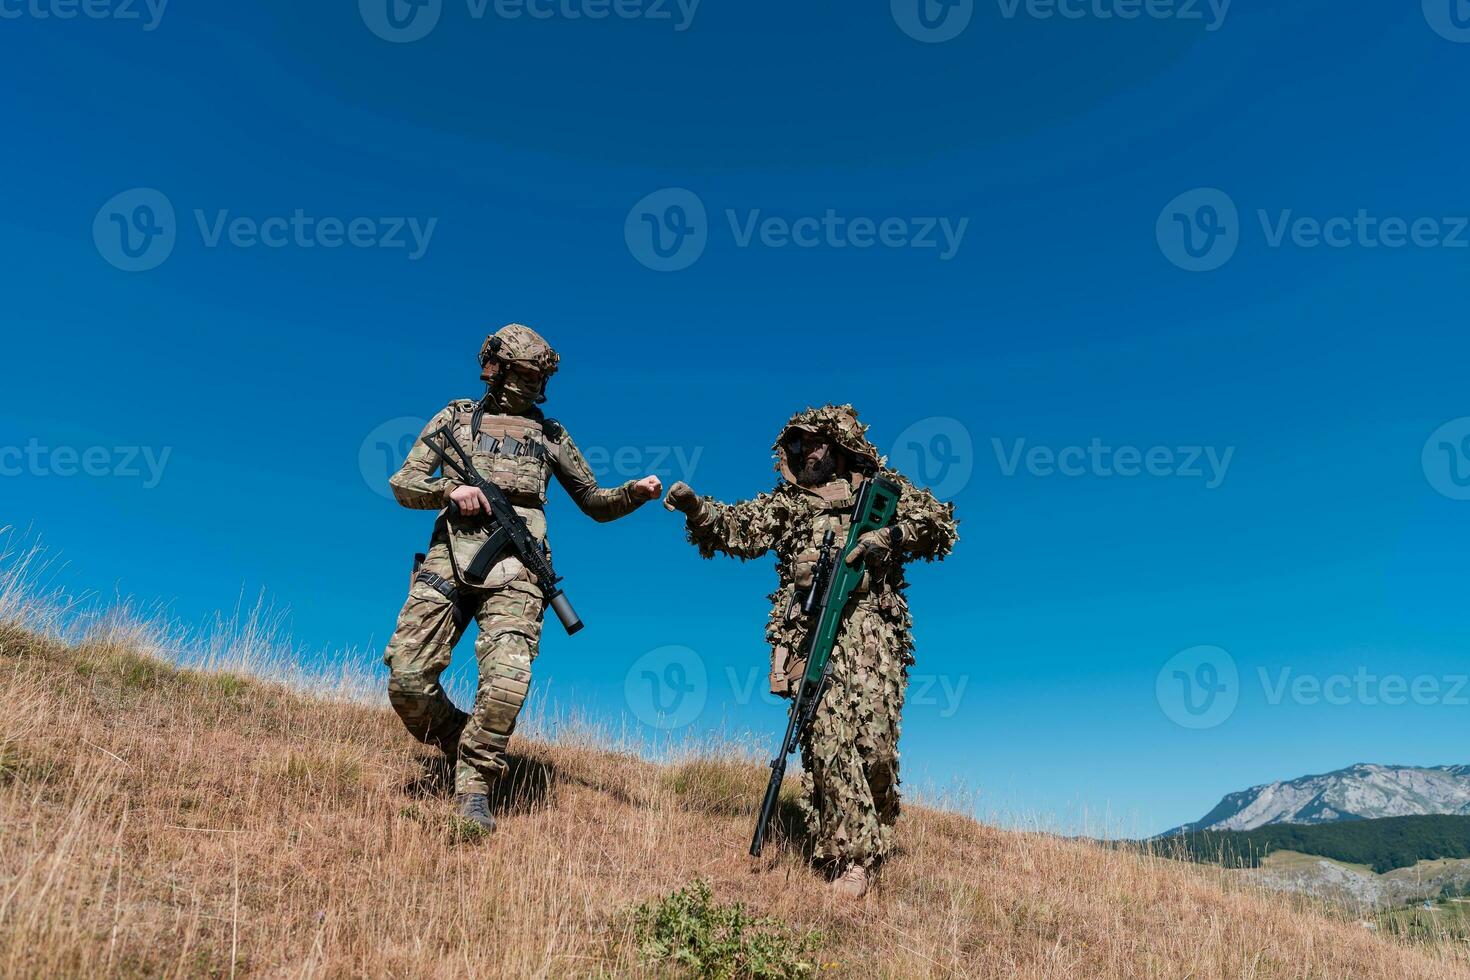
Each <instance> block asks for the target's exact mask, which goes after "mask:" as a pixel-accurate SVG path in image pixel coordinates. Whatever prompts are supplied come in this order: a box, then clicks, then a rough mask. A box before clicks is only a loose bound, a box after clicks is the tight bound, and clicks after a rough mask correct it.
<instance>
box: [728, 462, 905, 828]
mask: <svg viewBox="0 0 1470 980" xmlns="http://www.w3.org/2000/svg"><path fill="white" fill-rule="evenodd" d="M898 497H899V488H898V486H897V485H896V484H895V483H893V481H891V480H886V479H884V478H883V477H870V478H869V479H868V480H867V481H865V482H864V483H863V486H862V489H861V490H859V491H858V498H857V502H856V503H855V504H853V508H852V528H851V529H850V530H849V531H848V532H847V543H846V544H845V545H844V546H843V548H842V551H841V553H840V554H836V555H834V554H833V553H832V537H833V535H832V532H831V531H828V532H827V534H826V537H825V538H824V539H823V541H822V552H821V557H820V558H819V559H818V561H817V569H816V572H815V574H814V575H813V577H812V588H811V591H810V592H809V593H807V596H806V599H805V601H804V602H803V603H802V609H803V611H804V612H807V613H812V612H815V613H816V621H815V622H814V623H813V624H812V627H811V631H810V632H809V633H808V634H807V637H806V671H805V673H804V674H803V675H802V680H801V687H800V688H798V690H797V692H796V696H795V697H793V698H792V699H791V712H790V714H789V716H788V717H787V720H786V734H785V735H783V736H782V737H781V746H780V748H779V749H778V750H777V752H776V758H774V759H772V760H771V781H770V782H769V783H767V784H766V798H765V802H763V803H762V804H761V813H760V817H759V818H758V819H757V820H756V824H755V837H754V839H752V840H751V842H750V854H751V856H752V857H760V854H761V848H762V847H763V846H765V842H766V829H767V827H768V826H769V824H770V822H771V814H772V813H774V812H775V809H776V799H777V798H778V797H779V796H780V795H781V781H782V780H783V779H785V778H786V758H787V756H789V755H791V753H793V752H795V751H796V749H797V746H798V745H800V743H801V738H802V736H803V735H804V734H806V730H807V728H808V727H810V725H811V722H812V716H813V715H815V714H816V711H817V705H818V704H820V703H821V700H822V695H823V694H824V693H825V692H826V690H827V680H828V678H829V677H830V676H831V674H832V648H833V647H835V646H836V645H837V634H838V633H839V632H840V631H841V629H842V621H843V614H844V613H845V612H846V610H847V600H848V599H850V598H852V593H853V590H854V589H856V588H857V586H858V583H859V582H861V581H862V578H863V566H862V563H859V564H858V565H857V567H853V566H852V565H849V564H848V563H847V556H848V555H849V554H851V553H852V549H853V548H854V547H855V546H856V545H857V543H858V538H860V537H862V536H863V535H864V534H866V533H867V532H869V531H877V530H879V529H881V528H884V527H887V526H888V523H889V522H890V521H891V520H893V515H894V514H895V513H897V511H898Z"/></svg>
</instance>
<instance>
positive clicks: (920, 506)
mask: <svg viewBox="0 0 1470 980" xmlns="http://www.w3.org/2000/svg"><path fill="white" fill-rule="evenodd" d="M888 476H889V477H890V478H896V479H897V482H898V484H899V486H900V487H901V488H902V490H903V492H902V494H901V495H900V496H899V499H898V516H897V518H896V519H895V520H894V527H896V528H897V529H898V532H899V535H900V544H899V550H900V552H901V553H902V554H903V556H904V557H905V558H908V559H914V558H923V559H924V560H926V561H935V560H940V561H942V560H943V559H944V557H945V556H946V555H948V554H949V553H950V552H951V551H953V550H954V546H955V542H956V541H958V540H959V539H960V528H959V521H958V520H956V519H955V516H954V504H950V503H943V504H942V503H940V502H939V501H938V500H937V499H936V498H935V497H934V495H933V494H932V493H930V492H929V491H928V490H924V489H922V488H920V487H916V486H914V485H913V484H912V483H910V482H909V481H908V479H907V478H905V477H903V476H902V475H900V474H897V473H889V474H888Z"/></svg>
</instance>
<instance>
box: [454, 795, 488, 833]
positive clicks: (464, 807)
mask: <svg viewBox="0 0 1470 980" xmlns="http://www.w3.org/2000/svg"><path fill="white" fill-rule="evenodd" d="M454 803H455V805H456V806H457V807H458V808H459V816H460V818H461V819H463V820H467V821H469V822H470V823H472V824H474V825H475V826H477V827H479V828H480V829H481V830H483V831H485V832H487V833H488V832H490V831H492V830H494V829H495V818H494V817H492V816H491V815H490V797H488V796H486V795H485V794H484V793H459V794H457V795H456V796H455V797H454Z"/></svg>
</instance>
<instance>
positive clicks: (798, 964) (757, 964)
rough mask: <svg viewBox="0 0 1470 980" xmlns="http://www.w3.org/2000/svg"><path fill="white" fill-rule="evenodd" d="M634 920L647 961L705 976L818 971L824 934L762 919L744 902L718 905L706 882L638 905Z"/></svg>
mask: <svg viewBox="0 0 1470 980" xmlns="http://www.w3.org/2000/svg"><path fill="white" fill-rule="evenodd" d="M633 923H634V930H635V933H636V935H637V937H638V942H639V952H640V953H641V954H642V955H643V957H644V958H645V959H646V960H648V961H650V962H651V963H653V964H657V965H666V966H673V967H676V968H678V969H679V970H680V971H681V972H683V973H685V974H687V975H688V976H692V977H699V978H701V980H791V978H796V977H808V976H811V975H812V974H813V973H815V972H816V970H817V963H816V958H815V955H814V954H815V952H816V950H817V948H818V947H819V946H820V944H821V936H820V934H818V933H816V932H810V931H809V932H806V933H796V932H793V931H792V930H790V929H788V928H787V927H786V926H784V925H783V924H781V923H780V922H778V921H777V920H775V919H770V918H765V919H757V918H755V917H754V916H752V915H751V914H750V913H749V912H747V911H746V910H745V907H744V906H742V905H741V904H739V903H738V902H737V903H734V904H725V905H717V904H715V902H714V894H713V893H712V892H711V891H710V887H709V885H708V884H706V883H705V882H703V881H699V880H696V881H695V882H694V883H693V884H692V885H690V886H689V887H688V888H683V889H680V890H679V891H676V892H674V893H673V894H672V895H670V896H668V897H667V898H663V899H659V900H658V901H653V902H646V903H644V904H643V905H640V906H638V907H637V908H636V909H634V911H633Z"/></svg>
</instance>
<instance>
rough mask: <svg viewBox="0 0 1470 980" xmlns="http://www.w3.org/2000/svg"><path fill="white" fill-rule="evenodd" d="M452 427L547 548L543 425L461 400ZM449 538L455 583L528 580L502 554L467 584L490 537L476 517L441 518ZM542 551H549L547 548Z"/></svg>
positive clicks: (547, 461)
mask: <svg viewBox="0 0 1470 980" xmlns="http://www.w3.org/2000/svg"><path fill="white" fill-rule="evenodd" d="M454 428H455V431H456V433H457V437H458V439H459V441H460V444H461V445H463V446H465V447H467V448H469V449H470V458H471V460H472V461H473V462H474V464H475V469H476V470H478V471H479V473H480V475H481V476H483V477H484V478H485V479H487V480H489V481H490V482H491V483H493V484H495V485H496V486H498V487H499V488H500V489H501V491H502V492H503V493H504V494H505V496H506V499H507V500H509V501H510V503H511V505H512V506H514V507H515V510H516V513H517V514H519V515H520V516H521V517H522V519H524V520H525V522H526V527H527V529H528V530H529V531H530V532H531V535H532V536H533V537H534V538H535V539H536V540H537V541H539V542H541V545H542V547H543V548H545V547H546V512H545V509H544V508H545V506H546V484H547V481H548V480H550V478H551V452H552V450H551V448H550V447H549V446H548V445H547V441H546V429H545V427H544V425H543V424H542V423H541V422H539V421H538V420H536V419H532V418H526V417H525V416H523V415H492V414H490V413H489V412H487V411H485V410H484V409H483V408H482V407H480V406H474V405H470V404H469V403H465V404H464V405H463V406H462V407H461V408H460V409H459V410H457V411H456V412H455V417H454ZM442 520H443V527H444V529H445V533H446V535H447V537H448V539H449V559H450V563H451V565H452V566H453V568H454V575H455V581H456V584H457V585H461V586H467V585H468V586H472V587H474V588H480V589H494V588H499V587H501V586H503V585H507V584H508V583H511V582H514V581H516V580H517V579H527V580H529V579H530V578H531V576H530V574H529V573H528V572H527V571H526V569H525V567H524V566H523V565H522V564H521V560H520V559H519V558H517V557H516V556H515V555H513V554H507V555H506V556H505V557H504V558H503V559H501V560H500V561H499V562H497V563H496V564H495V565H494V566H493V567H492V568H491V570H490V573H489V574H488V575H487V576H486V577H485V579H484V580H483V581H480V582H473V583H471V582H469V581H468V580H467V579H466V578H465V575H464V570H465V569H467V568H469V567H470V566H471V564H472V563H473V562H474V560H475V557H476V556H477V555H478V554H479V553H480V549H481V548H483V547H485V545H486V543H487V542H488V541H489V540H490V534H489V532H488V531H487V530H486V529H485V525H484V522H483V521H481V520H479V519H478V518H456V517H451V516H449V515H448V514H446V515H444V517H443V519H442ZM547 554H548V555H549V554H550V550H549V549H547Z"/></svg>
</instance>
